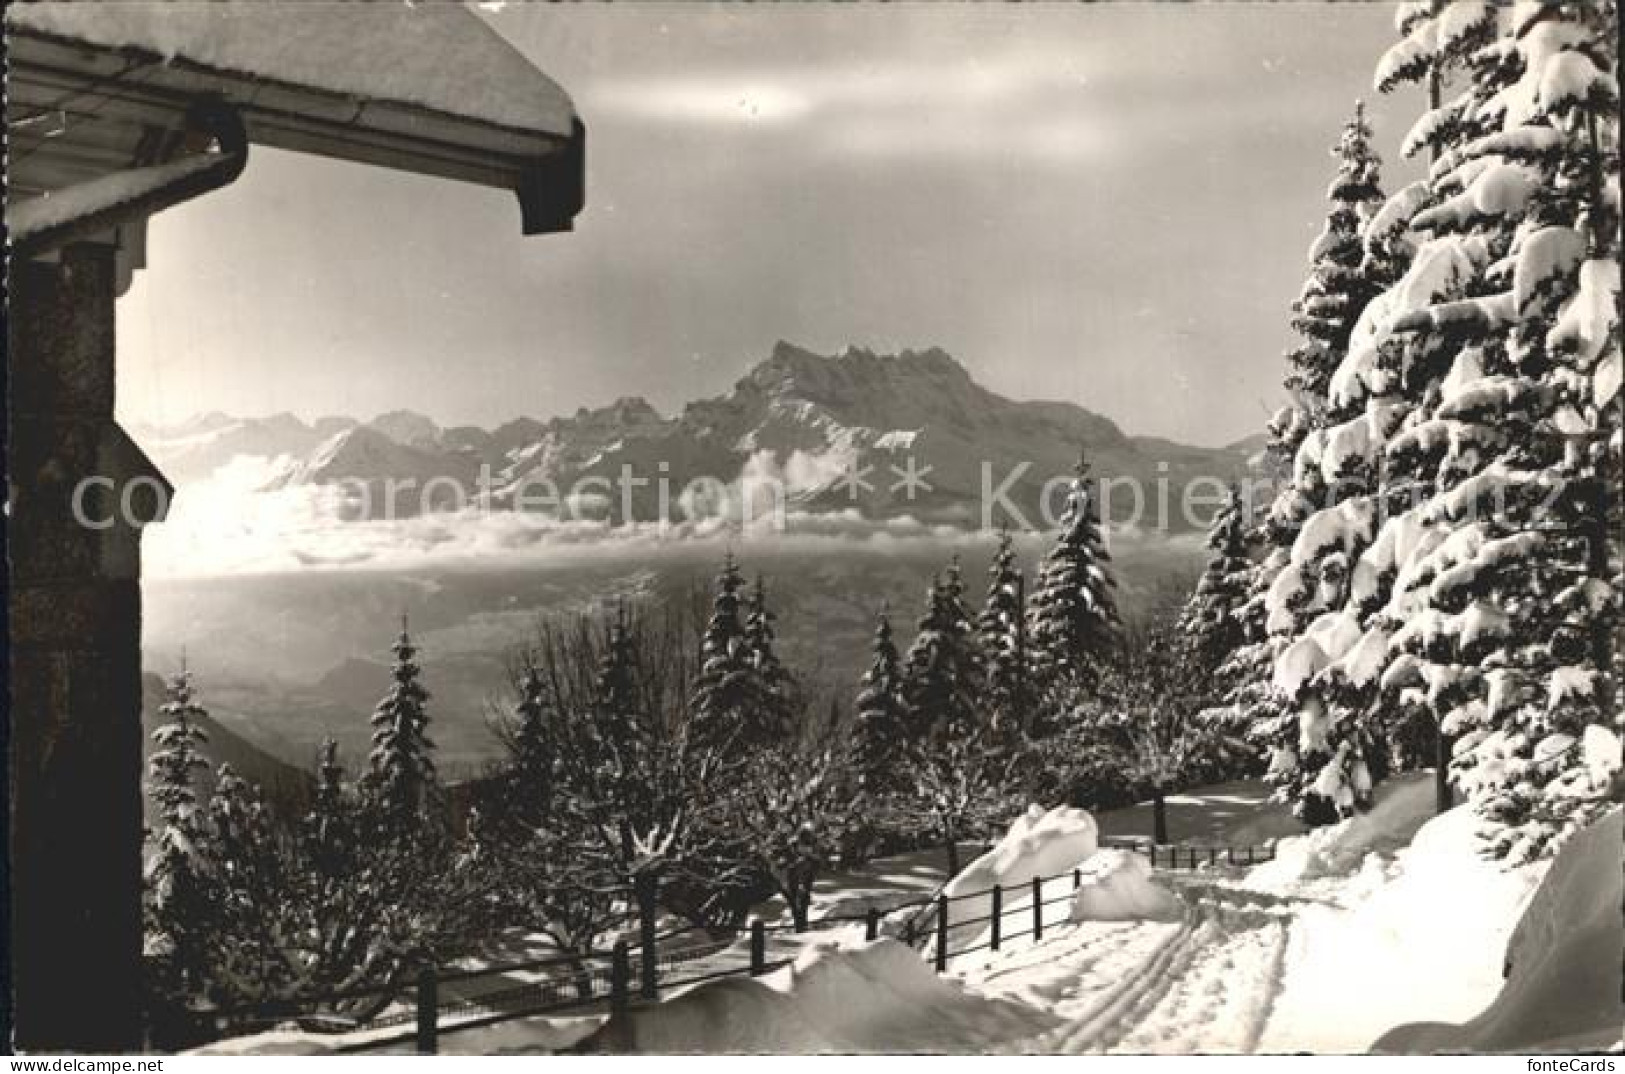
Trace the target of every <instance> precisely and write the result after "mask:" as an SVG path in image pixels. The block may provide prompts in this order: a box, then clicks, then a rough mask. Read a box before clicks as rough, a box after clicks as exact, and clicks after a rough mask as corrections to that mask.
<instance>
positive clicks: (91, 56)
mask: <svg viewBox="0 0 1625 1074" xmlns="http://www.w3.org/2000/svg"><path fill="white" fill-rule="evenodd" d="M8 38H9V41H8V46H9V50H8V51H9V60H10V70H9V72H8V77H7V89H8V95H9V100H8V102H7V110H8V117H9V115H10V114H12V113H18V114H23V113H26V111H27V110H28V109H29V108H31V107H32V108H49V106H50V104H51V102H53V101H68V102H69V104H68V105H66V106H64V108H63V109H62V111H63V113H64V115H65V116H66V117H67V125H66V128H65V131H64V133H65V134H68V135H70V137H67V138H66V139H64V140H63V141H62V142H60V143H59V144H58V145H51V146H47V147H43V148H44V151H45V152H47V153H55V154H58V155H64V154H67V153H70V152H71V151H72V148H73V139H72V138H71V132H72V125H73V123H74V122H104V123H105V122H112V123H120V122H122V123H128V124H133V125H137V126H153V127H158V128H165V127H169V126H173V125H175V124H176V123H178V122H179V119H180V117H182V116H184V115H185V114H186V113H187V111H188V110H189V109H191V108H192V107H193V106H194V105H195V104H196V103H197V102H199V101H207V100H212V101H224V102H226V103H228V104H230V105H231V106H232V107H233V108H235V110H236V111H237V112H238V113H239V114H240V115H241V117H242V120H243V124H244V127H245V128H246V130H247V133H248V138H249V141H250V142H253V143H256V144H260V145H266V146H271V147H273V148H278V149H287V150H292V151H296V152H304V153H313V154H316V155H319V156H324V157H328V158H331V159H337V160H347V161H352V162H355V163H361V164H370V165H374V166H378V167H386V168H393V169H395V170H398V171H405V172H409V173H414V174H419V175H427V176H433V177H436V178H443V179H452V180H456V181H460V182H468V183H475V184H478V185H481V186H487V187H495V188H499V189H504V190H508V191H511V192H513V193H514V194H515V196H516V197H517V198H518V200H519V203H520V209H521V225H522V230H523V232H524V234H526V235H536V234H548V233H553V232H560V231H568V230H570V229H571V228H572V227H573V221H574V218H575V216H576V214H577V213H579V212H580V211H581V208H582V206H583V204H584V200H585V198H584V193H585V141H586V131H585V128H584V126H583V125H582V124H581V122H580V120H579V119H577V120H575V121H574V123H573V125H572V126H573V129H572V131H571V134H570V136H568V137H560V136H558V135H556V134H552V133H549V132H542V131H526V130H521V129H518V128H515V127H512V126H508V125H503V124H498V123H493V122H489V121H486V120H482V119H478V118H472V117H468V116H457V115H453V114H451V113H447V112H444V111H440V110H437V109H434V108H430V107H426V106H423V105H416V104H410V103H404V102H397V101H383V100H376V101H375V100H363V99H358V98H356V97H354V96H350V95H346V94H341V93H335V92H332V91H328V90H324V89H319V88H313V87H307V86H299V85H295V84H292V83H286V82H279V81H277V80H275V79H269V78H265V77H263V76H250V75H243V74H239V73H235V72H230V71H221V70H217V69H213V68H208V67H205V66H204V65H201V64H196V63H192V62H190V61H187V60H185V59H182V58H178V57H177V58H171V59H168V60H166V59H165V58H163V57H161V56H158V55H157V54H155V53H151V52H147V51H144V50H141V49H135V48H129V47H124V48H109V47H102V46H97V45H90V44H86V43H84V42H81V41H73V40H68V39H65V38H60V37H56V36H53V35H51V34H47V33H43V32H40V31H37V30H34V29H31V28H28V27H22V26H9V27H8ZM86 98H89V99H91V100H93V103H94V110H93V111H90V110H88V109H86V110H84V111H83V112H78V111H77V109H76V106H78V107H79V108H84V107H85V106H83V105H82V104H81V103H80V102H82V101H83V100H85V99H86ZM8 121H9V120H8ZM13 178H14V180H19V179H20V180H22V182H23V184H24V185H25V186H26V180H27V176H26V174H23V175H14V176H13Z"/></svg>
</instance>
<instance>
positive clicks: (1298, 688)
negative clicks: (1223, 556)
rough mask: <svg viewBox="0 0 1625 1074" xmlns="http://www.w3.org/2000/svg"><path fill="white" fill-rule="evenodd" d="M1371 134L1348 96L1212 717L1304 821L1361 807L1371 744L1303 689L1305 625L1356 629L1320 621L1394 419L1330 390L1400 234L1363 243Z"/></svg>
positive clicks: (1329, 700)
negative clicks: (1271, 485) (1255, 752)
mask: <svg viewBox="0 0 1625 1074" xmlns="http://www.w3.org/2000/svg"><path fill="white" fill-rule="evenodd" d="M1371 138H1372V131H1371V128H1370V126H1369V124H1367V122H1366V120H1365V115H1364V109H1363V107H1361V106H1359V105H1356V108H1355V115H1354V117H1353V119H1351V120H1350V122H1349V123H1348V124H1347V125H1346V126H1345V128H1344V130H1343V134H1342V137H1341V138H1340V139H1339V140H1338V143H1337V144H1336V145H1335V146H1333V148H1332V157H1333V158H1334V159H1335V160H1336V161H1337V169H1336V173H1335V175H1334V177H1333V179H1332V182H1331V185H1330V187H1329V188H1328V191H1327V194H1328V197H1329V199H1330V201H1331V208H1330V209H1329V210H1328V213H1327V217H1326V222H1325V226H1324V227H1323V229H1322V231H1321V234H1320V236H1319V237H1318V238H1317V239H1316V241H1315V243H1314V245H1313V246H1312V247H1311V249H1310V270H1309V278H1308V280H1307V281H1306V282H1305V284H1304V288H1303V292H1302V294H1301V295H1300V297H1299V299H1298V301H1297V302H1296V303H1295V304H1294V307H1293V309H1294V313H1295V316H1294V318H1293V322H1292V323H1293V327H1294V329H1295V330H1296V331H1298V333H1299V334H1300V335H1301V336H1302V337H1303V342H1302V343H1301V344H1300V345H1299V346H1298V347H1296V348H1295V349H1294V350H1292V351H1290V352H1288V354H1287V375H1286V378H1285V384H1286V388H1287V391H1288V393H1289V395H1290V396H1291V398H1292V402H1291V403H1290V404H1289V405H1288V406H1287V407H1286V408H1284V409H1283V410H1282V411H1281V412H1280V413H1278V414H1277V415H1276V417H1275V418H1274V419H1273V420H1272V422H1271V425H1270V444H1269V447H1268V448H1267V454H1268V455H1269V456H1271V457H1272V458H1274V459H1275V460H1277V461H1278V465H1277V466H1276V467H1275V468H1274V469H1275V470H1276V472H1277V474H1278V475H1279V476H1281V477H1282V478H1283V484H1282V487H1281V488H1280V490H1279V491H1278V493H1277V495H1276V497H1275V500H1274V502H1273V503H1272V504H1271V505H1270V507H1269V509H1268V512H1267V513H1266V516H1265V518H1264V519H1263V520H1262V522H1261V524H1260V525H1259V527H1258V529H1257V537H1258V542H1259V545H1260V548H1259V550H1258V552H1257V557H1258V563H1257V565H1256V567H1254V568H1253V569H1252V570H1251V577H1250V582H1249V585H1248V592H1247V597H1246V600H1245V601H1244V602H1242V603H1241V604H1240V606H1239V608H1238V609H1237V611H1236V612H1235V614H1234V618H1235V620H1236V621H1237V622H1239V624H1240V626H1241V631H1242V637H1241V638H1239V639H1236V640H1238V641H1239V642H1240V644H1238V645H1235V646H1234V647H1233V650H1232V653H1231V655H1230V656H1229V657H1228V659H1226V660H1225V661H1224V662H1223V663H1222V664H1220V665H1219V667H1218V671H1217V677H1218V679H1219V681H1220V682H1221V683H1226V684H1231V687H1230V688H1231V690H1232V692H1231V694H1230V697H1229V705H1228V706H1227V708H1226V709H1221V710H1216V711H1217V712H1218V714H1220V715H1223V716H1225V717H1226V718H1225V719H1224V720H1223V721H1222V722H1225V723H1227V724H1230V725H1231V726H1233V727H1235V726H1240V727H1244V728H1245V731H1246V733H1247V734H1248V735H1249V737H1250V738H1252V739H1253V741H1255V742H1256V743H1258V744H1259V746H1260V747H1262V748H1264V749H1265V750H1267V751H1268V753H1269V755H1270V768H1269V775H1270V779H1271V780H1272V781H1273V782H1274V783H1275V785H1276V787H1277V792H1278V794H1279V795H1280V796H1281V797H1282V798H1283V799H1285V800H1288V801H1290V802H1292V804H1293V807H1294V810H1295V812H1296V813H1297V814H1298V816H1299V817H1300V818H1301V819H1303V820H1305V821H1306V822H1308V823H1327V822H1330V821H1332V820H1335V819H1337V817H1338V816H1340V815H1345V814H1346V813H1348V812H1350V811H1352V810H1354V809H1356V808H1359V807H1360V806H1362V805H1364V804H1366V803H1368V802H1369V800H1370V799H1369V795H1370V789H1371V786H1372V783H1373V778H1374V777H1373V773H1372V771H1371V764H1372V762H1373V760H1374V759H1375V756H1376V755H1377V754H1380V753H1381V752H1382V747H1381V745H1380V741H1379V738H1378V736H1375V735H1373V733H1372V732H1371V730H1370V729H1369V728H1368V727H1366V726H1365V721H1364V720H1363V719H1362V718H1353V719H1342V718H1339V717H1340V716H1347V715H1350V714H1351V713H1353V712H1355V711H1357V710H1358V708H1359V706H1358V705H1353V706H1352V707H1351V704H1350V699H1349V697H1348V696H1347V695H1346V692H1343V691H1341V690H1339V691H1316V690H1314V689H1312V684H1311V681H1310V680H1311V678H1312V676H1313V675H1314V674H1315V673H1316V672H1318V671H1319V670H1320V668H1321V667H1323V666H1324V665H1325V663H1327V662H1328V661H1325V660H1324V659H1322V658H1321V655H1319V654H1321V653H1322V650H1321V648H1320V644H1319V642H1318V641H1316V640H1315V639H1313V638H1310V637H1308V633H1309V632H1310V630H1311V628H1313V629H1314V630H1315V631H1316V632H1322V633H1323V632H1325V631H1328V630H1331V631H1336V632H1339V636H1347V634H1348V633H1349V631H1350V630H1355V629H1357V626H1358V624H1357V621H1347V620H1343V619H1338V618H1335V617H1333V618H1327V617H1326V616H1328V614H1329V613H1332V612H1334V611H1337V610H1340V609H1341V608H1342V606H1343V604H1344V602H1345V601H1346V600H1347V597H1348V586H1349V583H1350V580H1351V568H1352V564H1353V561H1354V558H1355V557H1356V556H1358V554H1359V553H1360V551H1361V550H1362V549H1363V548H1364V546H1365V544H1367V543H1368V542H1369V541H1370V540H1371V517H1372V515H1373V513H1374V510H1375V502H1374V499H1373V496H1374V493H1375V492H1376V491H1377V485H1378V483H1379V473H1378V468H1379V461H1378V457H1377V454H1376V451H1375V446H1376V445H1378V444H1380V443H1381V440H1382V438H1383V437H1385V436H1387V435H1388V433H1389V432H1390V431H1391V429H1392V426H1393V423H1394V420H1395V412H1394V411H1393V410H1390V409H1381V410H1376V411H1372V412H1369V413H1368V412H1365V411H1362V410H1361V409H1360V408H1358V407H1354V408H1350V407H1348V406H1347V405H1346V404H1345V403H1344V402H1343V400H1342V397H1341V396H1340V395H1339V394H1338V393H1337V392H1336V391H1335V390H1334V387H1335V386H1334V378H1335V375H1336V373H1337V371H1338V370H1339V369H1340V368H1341V367H1342V366H1343V363H1344V361H1345V359H1346V357H1347V355H1348V352H1349V349H1350V342H1351V339H1352V338H1353V337H1354V335H1355V332H1356V326H1357V325H1358V324H1359V323H1360V318H1361V317H1362V315H1363V314H1364V313H1365V310H1366V308H1367V307H1368V306H1369V305H1370V303H1371V300H1372V298H1373V297H1374V296H1375V295H1376V294H1377V293H1378V292H1379V291H1380V290H1381V288H1382V286H1383V285H1384V284H1386V283H1389V282H1391V281H1392V279H1393V275H1394V273H1395V272H1397V271H1398V270H1399V268H1400V266H1401V265H1403V264H1404V263H1405V259H1406V257H1407V256H1408V254H1409V245H1408V240H1407V239H1406V238H1404V237H1403V236H1402V235H1401V234H1394V233H1390V231H1389V230H1384V231H1383V236H1384V238H1383V241H1382V243H1381V244H1380V246H1379V248H1378V249H1379V250H1380V256H1379V255H1374V254H1373V252H1372V249H1373V248H1372V245H1371V243H1370V241H1369V236H1370V234H1371V232H1372V230H1373V228H1374V227H1377V226H1381V227H1382V228H1384V229H1390V228H1391V224H1389V223H1380V222H1379V218H1380V217H1381V216H1382V212H1383V209H1382V205H1383V201H1382V191H1381V187H1380V174H1379V173H1380V166H1381V162H1380V158H1379V157H1378V155H1377V153H1376V152H1375V151H1374V150H1373V149H1372V147H1371ZM1400 230H1401V231H1402V230H1403V229H1400ZM1281 462H1284V464H1285V465H1284V466H1283V465H1279V463H1281ZM1311 521H1313V523H1314V525H1313V526H1311V525H1310V522H1311ZM1203 581H1204V584H1209V583H1210V582H1213V581H1216V579H1209V578H1208V577H1207V576H1204V580H1203ZM1294 646H1296V648H1294ZM1213 653H1214V650H1212V649H1207V650H1206V651H1205V652H1204V654H1203V655H1204V657H1207V656H1211V655H1213ZM1333 693H1335V694H1336V696H1335V697H1334V696H1332V694H1333ZM1333 708H1336V709H1337V711H1336V712H1333V711H1332V709H1333ZM1334 757H1335V758H1336V759H1337V767H1338V770H1339V771H1340V772H1341V773H1342V777H1340V779H1341V781H1340V782H1335V783H1334V782H1333V777H1332V776H1330V775H1328V776H1327V781H1326V783H1325V784H1324V785H1323V786H1321V787H1319V788H1318V789H1317V788H1316V786H1315V784H1316V781H1317V780H1319V779H1320V778H1321V776H1322V770H1323V769H1324V768H1325V766H1326V764H1327V762H1328V761H1329V760H1331V759H1332V758H1334ZM1379 768H1380V766H1379Z"/></svg>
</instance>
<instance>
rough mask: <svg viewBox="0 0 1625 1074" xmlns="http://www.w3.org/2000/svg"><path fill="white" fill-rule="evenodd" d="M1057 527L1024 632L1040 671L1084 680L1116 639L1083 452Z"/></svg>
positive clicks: (1106, 564)
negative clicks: (1057, 530) (1027, 635)
mask: <svg viewBox="0 0 1625 1074" xmlns="http://www.w3.org/2000/svg"><path fill="white" fill-rule="evenodd" d="M1060 529H1061V533H1060V536H1059V537H1058V538H1057V539H1056V542H1055V547H1054V548H1052V549H1051V550H1050V552H1049V554H1048V555H1046V556H1045V557H1044V560H1043V562H1042V563H1041V564H1040V565H1039V568H1038V578H1037V582H1036V584H1035V585H1034V587H1033V597H1032V601H1031V604H1030V607H1029V611H1028V614H1029V615H1030V617H1031V622H1030V625H1029V630H1028V634H1029V637H1030V638H1031V645H1032V651H1033V659H1034V664H1035V666H1036V667H1037V669H1038V672H1039V674H1040V676H1041V677H1043V678H1045V679H1047V680H1051V681H1053V680H1057V679H1063V678H1075V679H1079V680H1084V681H1087V680H1089V679H1091V678H1093V676H1094V673H1095V670H1096V668H1097V665H1098V664H1099V662H1100V660H1101V659H1102V658H1103V657H1104V655H1105V654H1106V653H1107V651H1108V650H1109V648H1110V647H1111V646H1112V645H1113V644H1114V643H1115V639H1116V635H1117V629H1118V616H1117V598H1116V596H1115V594H1114V593H1113V590H1114V589H1115V588H1116V585H1117V583H1116V581H1115V580H1114V579H1113V578H1112V575H1111V568H1110V563H1111V554H1110V553H1108V552H1107V551H1106V542H1105V539H1104V538H1103V537H1102V535H1101V531H1100V516H1099V514H1098V513H1097V511H1096V509H1095V502H1094V495H1093V493H1092V491H1091V489H1090V484H1089V462H1088V460H1087V459H1086V458H1083V457H1081V456H1080V457H1079V460H1078V465H1077V469H1076V471H1075V476H1074V477H1073V479H1072V483H1071V486H1070V488H1069V489H1068V490H1067V497H1066V508H1065V510H1064V512H1063V513H1062V515H1061V526H1060Z"/></svg>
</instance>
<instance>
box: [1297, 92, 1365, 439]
mask: <svg viewBox="0 0 1625 1074" xmlns="http://www.w3.org/2000/svg"><path fill="white" fill-rule="evenodd" d="M1332 157H1333V159H1335V160H1336V161H1337V174H1336V175H1335V176H1333V178H1332V182H1331V186H1330V187H1329V188H1328V189H1327V191H1326V195H1327V198H1328V200H1329V201H1330V202H1331V209H1330V210H1329V211H1328V212H1327V214H1326V223H1325V225H1324V226H1323V227H1322V228H1321V231H1320V234H1319V235H1317V236H1316V237H1315V241H1314V243H1313V244H1312V245H1311V246H1310V247H1309V278H1308V279H1307V280H1306V281H1305V282H1304V285H1303V291H1302V292H1301V293H1300V294H1299V296H1298V300H1297V301H1296V302H1294V303H1293V304H1292V312H1293V318H1292V328H1293V330H1294V331H1296V332H1297V333H1298V334H1299V335H1300V336H1301V337H1302V342H1301V343H1299V344H1298V345H1297V346H1296V347H1294V348H1293V349H1291V350H1290V351H1288V352H1287V354H1286V361H1287V375H1286V389H1287V393H1288V395H1289V396H1290V397H1291V399H1292V401H1291V403H1289V404H1288V405H1287V406H1286V407H1285V408H1283V409H1282V410H1281V411H1280V412H1279V413H1278V414H1277V415H1276V416H1275V419H1274V420H1273V421H1272V423H1271V430H1270V431H1271V433H1272V438H1271V443H1270V448H1269V450H1271V451H1272V452H1275V453H1277V454H1279V455H1281V456H1282V457H1283V458H1286V459H1291V458H1293V457H1294V456H1296V454H1297V451H1298V446H1299V445H1300V444H1302V443H1303V440H1304V437H1306V436H1307V435H1308V434H1309V433H1310V431H1311V430H1313V429H1316V428H1319V427H1321V426H1323V425H1324V424H1325V409H1326V395H1327V390H1328V388H1329V387H1330V385H1331V379H1332V374H1333V373H1334V372H1335V371H1336V370H1337V367H1338V365H1339V364H1341V362H1342V360H1343V355H1344V354H1346V353H1347V352H1348V341H1349V333H1350V332H1352V331H1353V330H1354V322H1355V320H1356V319H1357V318H1358V317H1359V316H1360V313H1361V311H1362V310H1364V309H1365V306H1366V303H1367V302H1369V301H1370V300H1371V298H1372V297H1373V296H1374V295H1375V294H1376V293H1377V290H1378V289H1379V283H1380V281H1377V280H1373V279H1372V277H1371V274H1370V273H1369V272H1368V271H1367V266H1366V249H1365V238H1364V232H1365V228H1366V224H1367V223H1368V221H1369V220H1370V218H1371V215H1372V213H1373V212H1374V211H1375V209H1376V207H1377V206H1379V205H1381V204H1382V201H1383V193H1382V185H1381V183H1382V177H1381V172H1382V160H1381V158H1380V157H1379V156H1378V155H1377V153H1376V151H1375V150H1374V149H1373V148H1372V147H1371V125H1370V124H1369V123H1367V122H1366V118H1365V105H1364V104H1363V103H1360V102H1357V103H1356V104H1355V106H1354V116H1353V118H1351V119H1350V120H1349V121H1348V123H1347V125H1345V126H1344V128H1343V134H1342V137H1340V138H1339V139H1338V141H1337V144H1336V145H1335V146H1333V147H1332Z"/></svg>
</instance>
